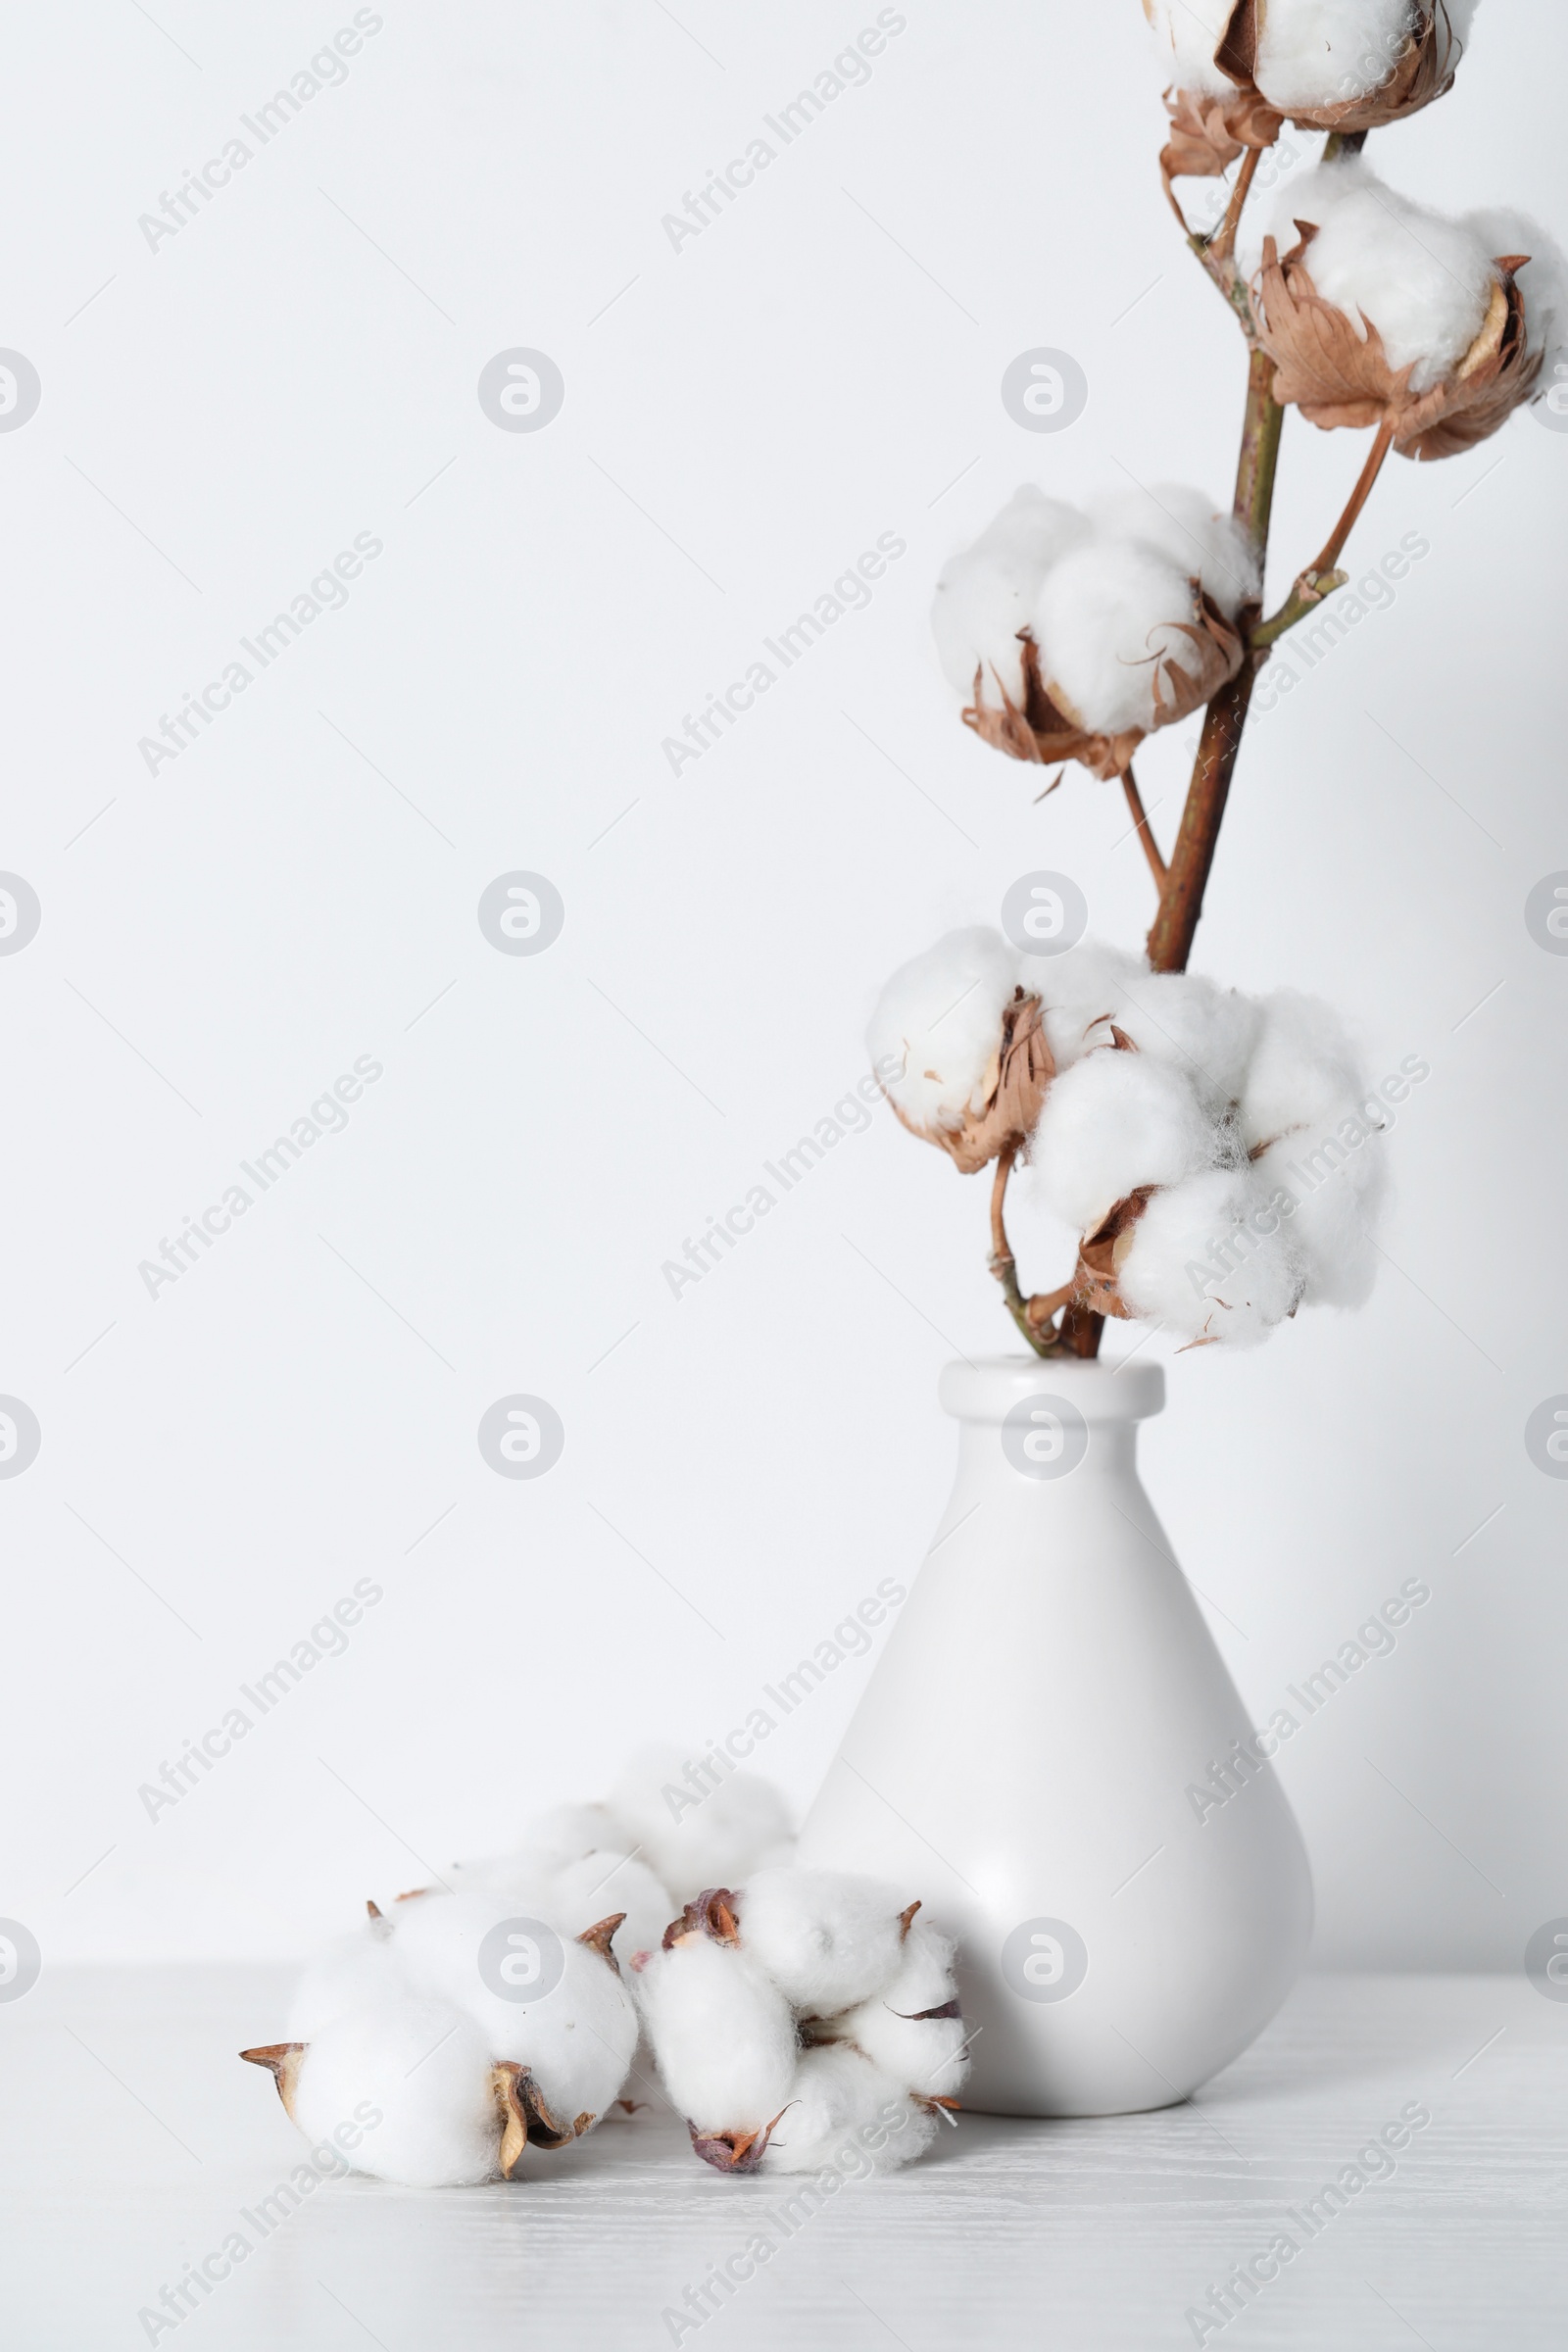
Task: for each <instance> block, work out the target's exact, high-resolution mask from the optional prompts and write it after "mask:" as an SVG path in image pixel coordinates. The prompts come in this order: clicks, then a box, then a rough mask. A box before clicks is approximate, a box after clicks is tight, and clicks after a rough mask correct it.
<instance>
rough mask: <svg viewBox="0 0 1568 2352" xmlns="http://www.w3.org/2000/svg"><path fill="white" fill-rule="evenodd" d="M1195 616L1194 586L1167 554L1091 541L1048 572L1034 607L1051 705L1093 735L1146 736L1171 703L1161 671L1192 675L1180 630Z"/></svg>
mask: <svg viewBox="0 0 1568 2352" xmlns="http://www.w3.org/2000/svg"><path fill="white" fill-rule="evenodd" d="M1199 618H1200V612H1199V603H1198V598H1197V595H1196V593H1195V590H1194V588H1193V584H1192V581H1191V579H1190V578H1189V577H1188V576H1187V575H1186V574H1185V573H1184V572H1183V571H1182V569H1181V568H1180V566H1179V565H1178V564H1173V563H1172V562H1171V560H1170V558H1169V557H1168V556H1165V555H1162V554H1161V553H1160V552H1159V551H1158V550H1157V549H1156V548H1152V547H1149V546H1146V545H1144V544H1142V543H1140V542H1138V541H1136V540H1129V539H1101V538H1096V539H1093V540H1090V541H1089V542H1087V543H1086V544H1085V545H1084V546H1083V547H1081V548H1079V549H1078V550H1077V551H1076V552H1075V553H1074V554H1072V555H1069V556H1064V557H1063V558H1062V560H1061V562H1060V563H1059V564H1055V565H1054V567H1053V569H1052V570H1051V571H1049V572H1048V573H1047V575H1046V578H1045V581H1044V584H1043V585H1042V587H1041V590H1040V594H1039V596H1038V598H1037V599H1036V603H1035V611H1034V635H1035V641H1036V643H1037V644H1038V645H1039V647H1040V668H1041V674H1042V676H1043V678H1044V680H1045V683H1046V686H1047V688H1048V690H1049V692H1050V694H1051V696H1052V700H1053V701H1054V703H1055V705H1056V706H1057V708H1058V709H1059V710H1060V711H1062V713H1063V715H1064V716H1065V717H1067V718H1069V719H1071V720H1072V721H1073V722H1074V723H1075V724H1076V725H1078V726H1081V727H1085V728H1087V729H1089V730H1090V731H1091V732H1092V733H1096V734H1105V735H1117V734H1121V733H1123V732H1125V731H1126V730H1128V729H1130V728H1140V727H1141V728H1143V729H1144V730H1146V731H1148V730H1151V729H1152V728H1153V727H1154V726H1155V725H1156V724H1157V723H1158V718H1159V711H1160V707H1161V704H1162V703H1163V704H1164V705H1165V706H1168V705H1169V703H1170V699H1171V697H1170V692H1169V684H1168V681H1167V680H1166V679H1165V678H1164V676H1163V675H1162V669H1163V665H1164V664H1165V663H1166V662H1174V663H1175V664H1176V666H1177V667H1178V668H1181V669H1185V670H1187V671H1188V672H1189V673H1190V674H1194V675H1196V674H1197V671H1198V668H1199V658H1198V654H1197V651H1196V650H1195V646H1194V641H1193V639H1192V638H1191V637H1190V636H1188V635H1187V634H1185V633H1184V632H1185V631H1186V630H1187V629H1189V628H1192V627H1194V626H1196V625H1197V623H1198V621H1199ZM1156 690H1157V692H1156Z"/></svg>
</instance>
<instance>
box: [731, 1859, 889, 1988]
mask: <svg viewBox="0 0 1568 2352" xmlns="http://www.w3.org/2000/svg"><path fill="white" fill-rule="evenodd" d="M739 1919H740V1931H741V1938H742V1941H743V1942H744V1944H745V1947H746V1949H747V1950H748V1951H749V1952H750V1953H751V1954H752V1955H753V1957H754V1958H755V1959H756V1960H757V1961H759V1962H760V1965H761V1966H762V1967H763V1968H764V1969H765V1970H766V1971H767V1974H768V1975H769V1977H771V1979H772V1981H773V1983H774V1984H775V1985H778V1987H779V1989H780V1990H781V1991H782V1992H783V1994H784V1996H785V1998H786V1999H787V2000H789V2001H791V2002H793V2004H794V2005H795V2007H796V2008H797V2009H799V2010H802V2011H803V2012H805V2013H806V2014H808V2015H810V2016H815V2017H832V2016H834V2015H836V2013H837V2012H838V2011H839V2010H841V2009H848V2008H851V2007H852V2006H853V2005H854V2004H855V2003H856V2002H857V2001H862V2000H864V1999H865V1998H866V1996H867V1995H868V1994H869V1993H870V1992H872V1991H873V1990H874V1989H875V1988H876V1986H877V1985H881V1984H883V1983H885V1982H886V1981H887V1979H888V1978H889V1977H890V1976H891V1975H892V1973H893V1971H894V1970H895V1969H896V1968H897V1967H898V1965H899V1959H900V1954H901V1949H902V1946H903V1942H904V1936H905V1929H906V1926H907V1922H906V1921H905V1919H904V1917H903V1915H902V1906H901V1904H900V1902H899V1898H898V1895H897V1894H896V1892H895V1891H894V1889H893V1888H892V1887H883V1886H880V1885H879V1884H878V1883H877V1882H876V1881H875V1880H874V1879H861V1878H856V1877H852V1876H851V1875H850V1874H848V1873H847V1872H843V1871H836V1870H796V1869H792V1868H785V1869H781V1870H759V1871H754V1872H753V1874H752V1876H751V1878H750V1879H748V1881H747V1883H746V1887H745V1889H744V1891H743V1893H742V1895H741V1898H740V1904H739Z"/></svg>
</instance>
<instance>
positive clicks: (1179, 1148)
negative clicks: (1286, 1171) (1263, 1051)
mask: <svg viewBox="0 0 1568 2352" xmlns="http://www.w3.org/2000/svg"><path fill="white" fill-rule="evenodd" d="M1217 1155H1218V1136H1217V1133H1216V1129H1215V1124H1214V1120H1213V1118H1212V1117H1211V1116H1210V1114H1209V1113H1208V1112H1207V1111H1206V1110H1205V1108H1204V1106H1203V1104H1202V1103H1201V1102H1200V1100H1199V1098H1198V1095H1197V1094H1196V1093H1195V1091H1194V1089H1193V1086H1192V1084H1191V1082H1190V1081H1189V1080H1188V1079H1187V1078H1185V1077H1183V1076H1182V1075H1181V1074H1180V1073H1179V1072H1178V1071H1176V1070H1173V1069H1170V1068H1167V1067H1166V1066H1165V1065H1164V1064H1163V1063H1160V1062H1157V1061H1154V1060H1152V1059H1151V1058H1150V1056H1149V1055H1147V1054H1137V1053H1121V1052H1117V1051H1115V1050H1111V1051H1106V1052H1102V1053H1097V1054H1087V1055H1086V1056H1085V1058H1084V1059H1083V1060H1082V1061H1080V1062H1078V1063H1076V1064H1075V1065H1074V1067H1073V1068H1072V1069H1070V1070H1066V1071H1064V1072H1063V1073H1062V1074H1061V1076H1060V1077H1058V1078H1057V1079H1056V1080H1055V1081H1054V1083H1053V1085H1052V1089H1051V1093H1050V1095H1049V1097H1048V1099H1047V1107H1046V1112H1045V1116H1044V1117H1043V1118H1042V1119H1041V1122H1040V1126H1039V1129H1038V1131H1037V1139H1036V1143H1035V1148H1034V1154H1033V1162H1034V1168H1035V1178H1036V1183H1037V1185H1038V1187H1039V1190H1040V1192H1041V1193H1042V1194H1043V1196H1044V1198H1045V1199H1046V1201H1048V1202H1049V1204H1050V1205H1051V1207H1052V1208H1053V1209H1054V1211H1055V1213H1056V1215H1057V1216H1058V1217H1060V1218H1061V1219H1062V1220H1063V1222H1064V1223H1065V1224H1068V1225H1070V1226H1071V1227H1072V1228H1073V1230H1074V1231H1075V1232H1076V1233H1091V1232H1093V1230H1094V1229H1095V1227H1096V1226H1097V1225H1098V1224H1099V1223H1100V1222H1101V1220H1102V1218H1103V1217H1104V1216H1105V1215H1106V1214H1107V1213H1108V1211H1109V1210H1110V1209H1112V1208H1113V1207H1114V1206H1115V1204H1116V1202H1117V1201H1125V1200H1126V1198H1127V1196H1128V1195H1129V1194H1130V1193H1134V1192H1136V1191H1138V1190H1139V1188H1140V1187H1141V1186H1144V1185H1151V1184H1158V1185H1166V1184H1180V1182H1181V1181H1182V1179H1183V1177H1184V1176H1192V1175H1195V1174H1196V1173H1197V1172H1198V1170H1199V1169H1200V1168H1206V1167H1212V1166H1213V1164H1214V1161H1215V1159H1216V1157H1217Z"/></svg>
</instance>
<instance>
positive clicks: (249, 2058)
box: [240, 2041, 310, 2123]
mask: <svg viewBox="0 0 1568 2352" xmlns="http://www.w3.org/2000/svg"><path fill="white" fill-rule="evenodd" d="M309 2046H310V2045H309V2043H307V2042H303V2041H268V2042H262V2043H260V2044H259V2045H258V2046H257V2047H256V2048H255V2049H254V2050H241V2052H240V2056H241V2057H242V2058H243V2059H244V2060H245V2063H246V2065H247V2066H265V2067H266V2068H267V2070H268V2072H269V2073H270V2076H271V2078H272V2080H273V2082H275V2083H276V2084H277V2095H278V2097H279V2098H280V2099H281V2100H282V2102H283V2113H284V2114H285V2115H286V2116H287V2117H288V2119H289V2121H290V2122H291V2123H292V2122H293V2120H294V2085H295V2083H296V2082H298V2081H299V2079H300V2068H301V2066H302V2065H303V2064H304V2061H305V2052H306V2050H307V2049H308V2048H309Z"/></svg>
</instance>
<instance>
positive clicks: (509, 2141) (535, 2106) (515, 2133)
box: [490, 2058, 598, 2180]
mask: <svg viewBox="0 0 1568 2352" xmlns="http://www.w3.org/2000/svg"><path fill="white" fill-rule="evenodd" d="M490 2087H491V2089H492V2090H493V2092H494V2093H495V2101H496V2109H497V2112H498V2114H499V2115H500V2118H501V2147H500V2152H499V2155H498V2158H497V2162H498V2164H499V2166H500V2170H501V2178H502V2179H503V2180H511V2179H512V2176H513V2172H514V2170H515V2166H516V2162H517V2159H518V2157H519V2156H520V2155H521V2154H522V2151H523V2149H524V2148H525V2147H529V2148H551V2149H554V2148H567V2147H570V2145H571V2143H572V2141H573V2140H574V2139H581V2137H582V2135H583V2133H584V2132H585V2131H592V2130H593V2127H594V2125H595V2123H596V2122H597V2121H598V2118H597V2117H596V2116H592V2115H578V2116H574V2117H573V2119H572V2121H571V2122H570V2123H569V2124H563V2123H558V2122H557V2121H556V2118H555V2117H554V2116H553V2115H552V2114H551V2112H550V2109H549V2108H548V2107H547V2106H546V2104H545V2100H544V2096H543V2093H542V2092H541V2091H540V2088H539V2085H538V2083H537V2082H535V2081H534V2079H533V2076H532V2074H531V2073H530V2072H529V2070H528V2068H527V2067H525V2066H519V2065H518V2064H517V2061H516V2060H515V2058H503V2059H502V2060H501V2061H500V2063H499V2064H498V2065H497V2066H495V2067H493V2068H492V2069H491V2074H490Z"/></svg>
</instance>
